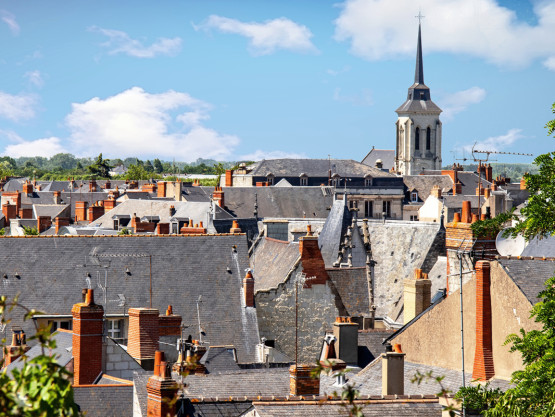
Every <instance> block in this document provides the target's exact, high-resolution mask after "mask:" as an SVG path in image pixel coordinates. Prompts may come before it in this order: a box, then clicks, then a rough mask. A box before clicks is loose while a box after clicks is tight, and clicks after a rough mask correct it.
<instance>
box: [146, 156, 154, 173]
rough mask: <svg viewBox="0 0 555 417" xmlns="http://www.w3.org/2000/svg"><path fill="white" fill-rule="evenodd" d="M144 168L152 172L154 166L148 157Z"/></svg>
mask: <svg viewBox="0 0 555 417" xmlns="http://www.w3.org/2000/svg"><path fill="white" fill-rule="evenodd" d="M145 169H146V171H147V172H154V167H153V166H152V162H150V159H148V160H147V161H146V162H145Z"/></svg>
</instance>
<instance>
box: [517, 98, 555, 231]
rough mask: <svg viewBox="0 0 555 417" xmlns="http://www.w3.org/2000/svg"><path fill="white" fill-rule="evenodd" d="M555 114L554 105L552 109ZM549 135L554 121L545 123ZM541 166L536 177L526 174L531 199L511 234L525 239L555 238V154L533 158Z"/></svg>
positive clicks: (550, 153) (552, 130) (552, 131)
mask: <svg viewBox="0 0 555 417" xmlns="http://www.w3.org/2000/svg"><path fill="white" fill-rule="evenodd" d="M552 111H553V113H555V103H554V104H553V107H552ZM546 128H547V132H548V135H550V136H551V135H552V134H553V133H555V119H553V120H551V121H549V122H548V123H547V124H546ZM534 164H535V165H537V166H538V167H539V172H538V173H537V174H525V175H524V179H525V181H526V188H527V189H528V190H529V191H530V197H529V199H528V202H527V203H526V206H525V207H523V208H522V209H521V210H520V214H521V216H522V219H521V220H520V221H519V222H518V223H517V225H516V226H515V227H514V228H512V229H511V234H512V235H513V236H516V235H518V234H522V235H523V236H524V237H525V238H526V240H530V239H531V238H533V237H538V238H540V239H541V238H543V237H545V236H547V235H552V236H553V235H555V152H549V153H546V154H543V155H540V156H538V157H537V158H536V159H534Z"/></svg>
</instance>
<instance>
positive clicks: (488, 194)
mask: <svg viewBox="0 0 555 417" xmlns="http://www.w3.org/2000/svg"><path fill="white" fill-rule="evenodd" d="M490 193H491V190H490V189H489V187H488V188H486V189H484V198H485V199H486V200H487V199H488V198H489V196H490Z"/></svg>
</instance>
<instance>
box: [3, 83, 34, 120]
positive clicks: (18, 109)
mask: <svg viewBox="0 0 555 417" xmlns="http://www.w3.org/2000/svg"><path fill="white" fill-rule="evenodd" d="M36 103H37V98H36V96H35V95H33V94H16V95H12V94H8V93H4V92H3V91H0V117H4V118H6V119H9V120H12V121H14V122H18V121H20V120H27V119H31V118H33V117H34V116H35V105H36Z"/></svg>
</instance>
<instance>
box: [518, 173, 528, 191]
mask: <svg viewBox="0 0 555 417" xmlns="http://www.w3.org/2000/svg"><path fill="white" fill-rule="evenodd" d="M526 174H528V173H527V172H526V173H525V174H524V175H526ZM520 189H521V190H526V179H525V178H524V177H522V178H521V179H520Z"/></svg>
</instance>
